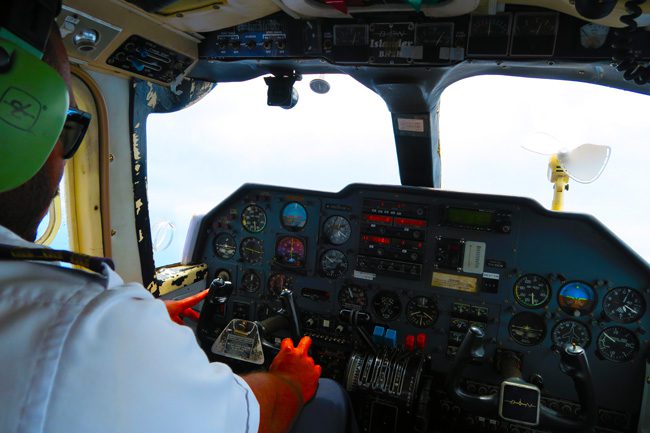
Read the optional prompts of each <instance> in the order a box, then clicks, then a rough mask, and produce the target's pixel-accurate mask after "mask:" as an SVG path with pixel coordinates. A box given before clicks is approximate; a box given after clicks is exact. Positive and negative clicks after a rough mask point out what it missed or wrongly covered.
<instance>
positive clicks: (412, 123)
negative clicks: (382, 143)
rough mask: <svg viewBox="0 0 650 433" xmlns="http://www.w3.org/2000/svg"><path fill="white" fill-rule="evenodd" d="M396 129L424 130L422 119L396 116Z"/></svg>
mask: <svg viewBox="0 0 650 433" xmlns="http://www.w3.org/2000/svg"><path fill="white" fill-rule="evenodd" d="M397 129H399V130H400V131H407V132H424V119H406V118H404V117H398V118H397Z"/></svg>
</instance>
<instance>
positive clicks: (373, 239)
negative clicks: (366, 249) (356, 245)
mask: <svg viewBox="0 0 650 433" xmlns="http://www.w3.org/2000/svg"><path fill="white" fill-rule="evenodd" d="M361 239H362V240H364V241H366V242H372V243H375V244H383V245H390V238H385V237H383V236H370V235H363V236H361Z"/></svg>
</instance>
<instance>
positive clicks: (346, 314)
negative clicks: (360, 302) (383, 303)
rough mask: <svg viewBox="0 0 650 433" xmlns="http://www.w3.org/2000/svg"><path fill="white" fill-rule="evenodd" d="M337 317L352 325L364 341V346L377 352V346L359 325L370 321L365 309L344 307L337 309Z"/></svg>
mask: <svg viewBox="0 0 650 433" xmlns="http://www.w3.org/2000/svg"><path fill="white" fill-rule="evenodd" d="M339 318H340V319H341V320H342V321H343V322H345V323H347V324H349V325H352V328H353V329H354V330H355V331H356V332H357V334H358V335H359V337H361V339H362V340H363V342H364V343H366V346H368V348H369V349H370V350H371V351H372V353H374V354H377V346H376V345H375V343H373V342H372V340H371V339H370V337H369V336H368V334H367V333H366V331H364V330H363V328H362V327H361V325H365V324H367V323H370V315H369V314H368V313H366V312H365V311H359V310H348V309H345V308H344V309H342V310H341V311H339Z"/></svg>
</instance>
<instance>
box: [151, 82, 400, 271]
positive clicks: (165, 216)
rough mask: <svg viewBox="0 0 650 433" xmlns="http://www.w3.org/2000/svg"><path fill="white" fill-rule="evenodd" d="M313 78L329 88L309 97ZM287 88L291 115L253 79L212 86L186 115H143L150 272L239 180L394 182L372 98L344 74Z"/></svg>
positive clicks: (390, 148) (387, 126)
mask: <svg viewBox="0 0 650 433" xmlns="http://www.w3.org/2000/svg"><path fill="white" fill-rule="evenodd" d="M315 78H321V79H325V80H327V82H328V83H329V84H330V90H329V92H327V93H325V94H319V93H316V92H314V91H312V90H311V89H310V81H311V80H312V79H315ZM321 84H322V83H321ZM294 87H295V88H296V90H297V91H298V93H299V100H298V104H297V106H296V107H294V108H292V109H290V110H284V109H282V108H279V107H269V106H267V104H266V94H267V86H266V84H265V82H264V80H263V78H257V79H254V80H251V81H247V82H242V83H224V84H219V85H217V87H216V88H215V89H214V90H213V91H212V92H211V93H210V94H209V95H207V96H206V97H205V98H204V99H203V100H201V101H199V102H198V103H196V104H195V105H193V106H191V107H189V108H187V109H185V110H183V111H180V112H176V113H170V114H156V115H151V116H149V118H148V120H147V154H148V156H147V157H148V197H149V210H150V219H151V229H152V237H153V243H154V260H155V262H156V266H162V265H166V264H170V263H175V262H178V261H179V260H180V259H181V253H182V248H183V243H184V241H185V236H186V233H187V228H188V225H189V221H190V218H191V216H192V215H193V214H201V213H205V212H207V211H209V210H210V209H211V208H212V206H214V204H215V203H218V202H220V201H222V200H223V199H225V198H226V197H227V196H228V195H230V194H231V193H232V192H233V191H235V190H236V189H237V188H238V187H239V186H241V185H242V184H243V183H247V182H253V183H264V184H271V185H279V186H289V187H292V188H304V189H315V190H321V191H339V190H340V189H342V188H343V187H344V186H346V185H347V184H350V183H354V182H365V183H378V184H399V182H400V181H399V172H398V166H397V157H396V153H395V142H394V139H393V131H392V122H391V117H390V113H389V112H388V109H387V108H386V104H385V103H384V102H383V100H382V99H381V98H380V97H379V96H378V95H376V94H375V93H374V92H372V91H371V90H369V89H367V88H366V87H364V86H363V85H361V84H360V83H358V82H356V81H355V80H353V79H352V78H350V77H348V76H344V75H327V76H324V77H322V76H304V77H303V80H302V81H299V82H297V83H296V84H295V86H294ZM320 89H322V86H321V87H317V89H316V90H320ZM172 226H173V229H172ZM172 230H173V237H171V236H170V235H171V233H172ZM170 237H171V239H170Z"/></svg>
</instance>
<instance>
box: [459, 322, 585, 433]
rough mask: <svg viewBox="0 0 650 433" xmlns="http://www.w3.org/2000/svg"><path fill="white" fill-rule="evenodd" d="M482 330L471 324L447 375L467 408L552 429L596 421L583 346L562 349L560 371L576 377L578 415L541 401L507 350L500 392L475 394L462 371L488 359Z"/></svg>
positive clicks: (579, 426) (577, 427)
mask: <svg viewBox="0 0 650 433" xmlns="http://www.w3.org/2000/svg"><path fill="white" fill-rule="evenodd" d="M484 337H485V334H484V332H483V330H481V329H480V328H478V327H475V326H472V327H470V328H469V330H468V331H467V334H465V338H464V339H463V342H462V343H461V345H460V347H459V348H458V352H457V354H456V357H455V358H454V361H453V364H452V367H451V371H450V374H449V376H448V377H447V382H446V388H447V392H448V393H449V395H450V396H451V398H452V399H454V400H455V401H456V402H457V403H458V404H459V405H461V406H462V407H464V408H466V409H467V410H468V411H472V412H475V413H480V414H482V415H485V416H495V415H496V414H497V412H498V413H499V415H500V416H501V417H502V418H504V419H507V420H509V421H514V422H518V423H522V424H527V425H540V426H541V427H543V428H548V429H550V430H553V431H572V432H576V431H585V432H586V431H590V430H591V428H592V427H593V426H594V423H595V420H596V400H595V394H594V386H593V382H592V378H591V370H590V368H589V363H588V362H587V356H586V354H585V351H584V349H583V348H582V347H580V346H577V345H567V346H565V347H564V348H563V349H562V350H561V351H560V371H562V373H564V374H566V375H568V376H569V377H571V379H572V380H573V384H574V386H575V389H576V392H577V394H578V400H579V402H580V406H581V412H580V415H579V416H567V415H564V414H562V413H560V412H558V411H556V410H553V409H551V408H550V407H547V406H544V405H543V404H541V401H540V395H541V392H540V390H539V388H537V387H536V386H535V385H532V384H529V383H527V382H525V381H524V380H522V379H521V368H520V361H519V359H518V357H517V356H516V355H515V354H514V353H511V352H504V356H502V358H501V360H500V361H501V362H500V363H499V364H500V370H501V373H502V374H503V375H504V377H506V379H505V380H504V381H503V382H502V383H501V390H500V393H498V394H490V395H475V394H471V393H468V392H467V391H465V390H464V389H463V388H462V387H461V385H460V382H461V379H462V377H463V374H462V373H463V370H464V369H465V367H466V366H467V364H468V363H469V362H470V361H481V360H483V359H484V358H485V347H484V344H483V339H484Z"/></svg>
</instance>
